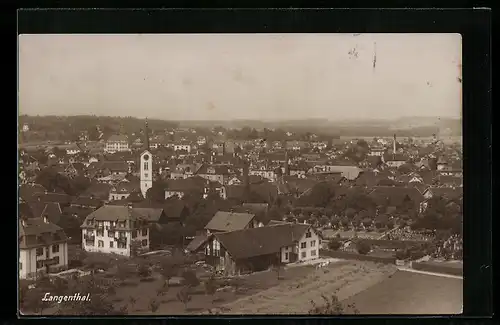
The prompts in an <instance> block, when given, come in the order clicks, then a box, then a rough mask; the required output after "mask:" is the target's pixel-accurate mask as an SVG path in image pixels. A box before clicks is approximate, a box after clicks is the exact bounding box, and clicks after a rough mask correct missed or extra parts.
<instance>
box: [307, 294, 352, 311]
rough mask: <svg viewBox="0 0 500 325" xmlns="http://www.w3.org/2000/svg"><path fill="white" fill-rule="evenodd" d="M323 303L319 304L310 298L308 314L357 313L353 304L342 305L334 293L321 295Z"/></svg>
mask: <svg viewBox="0 0 500 325" xmlns="http://www.w3.org/2000/svg"><path fill="white" fill-rule="evenodd" d="M321 298H322V299H323V300H324V302H325V304H324V305H322V306H320V305H317V304H316V303H315V302H314V301H312V300H311V305H312V308H311V310H309V314H310V315H342V314H359V311H358V310H357V308H356V307H355V305H354V304H349V305H347V306H343V305H342V303H341V302H340V301H339V298H338V297H337V296H336V295H332V296H331V297H330V298H327V297H326V296H325V295H321Z"/></svg>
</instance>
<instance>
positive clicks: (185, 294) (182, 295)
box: [176, 287, 191, 310]
mask: <svg viewBox="0 0 500 325" xmlns="http://www.w3.org/2000/svg"><path fill="white" fill-rule="evenodd" d="M176 297H177V300H179V301H180V302H181V303H183V304H184V309H185V310H186V309H187V304H188V302H190V301H191V295H190V293H189V288H188V287H184V288H182V290H180V291H179V292H178V293H177V295H176Z"/></svg>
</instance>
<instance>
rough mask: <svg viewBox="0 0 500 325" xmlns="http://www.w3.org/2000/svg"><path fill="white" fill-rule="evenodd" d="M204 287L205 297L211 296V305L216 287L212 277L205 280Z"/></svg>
mask: <svg viewBox="0 0 500 325" xmlns="http://www.w3.org/2000/svg"><path fill="white" fill-rule="evenodd" d="M204 286H205V293H206V294H207V295H210V296H212V304H213V302H214V295H215V293H216V292H217V285H216V282H215V278H214V276H210V277H209V278H208V279H207V280H205V282H204Z"/></svg>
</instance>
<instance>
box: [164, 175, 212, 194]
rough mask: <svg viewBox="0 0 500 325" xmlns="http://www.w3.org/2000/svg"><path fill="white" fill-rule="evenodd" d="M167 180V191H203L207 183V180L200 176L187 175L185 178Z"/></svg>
mask: <svg viewBox="0 0 500 325" xmlns="http://www.w3.org/2000/svg"><path fill="white" fill-rule="evenodd" d="M166 182H167V191H173V192H186V191H203V189H204V188H205V186H206V185H207V180H205V179H203V178H201V177H189V178H186V179H169V180H167V181H166Z"/></svg>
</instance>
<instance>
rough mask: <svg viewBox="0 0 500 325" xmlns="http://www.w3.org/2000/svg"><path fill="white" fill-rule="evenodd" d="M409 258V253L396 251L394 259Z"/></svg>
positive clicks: (400, 250) (402, 250) (403, 250)
mask: <svg viewBox="0 0 500 325" xmlns="http://www.w3.org/2000/svg"><path fill="white" fill-rule="evenodd" d="M408 257H409V253H408V251H407V250H406V249H398V250H397V251H396V258H397V259H398V260H406V259H407V258H408Z"/></svg>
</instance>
